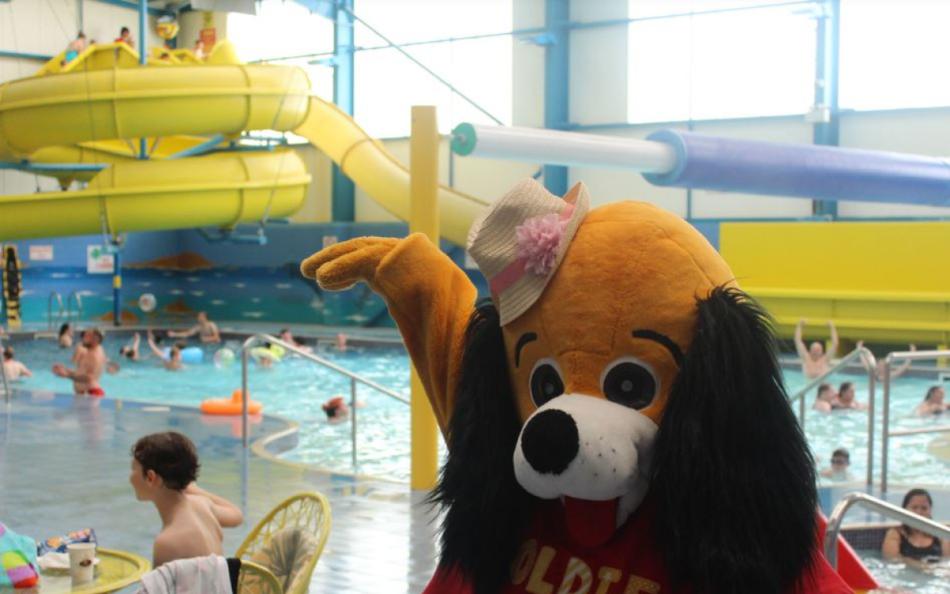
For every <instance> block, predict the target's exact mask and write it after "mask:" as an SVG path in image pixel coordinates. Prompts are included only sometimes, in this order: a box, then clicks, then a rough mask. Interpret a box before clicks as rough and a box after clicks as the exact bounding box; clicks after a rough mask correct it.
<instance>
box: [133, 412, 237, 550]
mask: <svg viewBox="0 0 950 594" xmlns="http://www.w3.org/2000/svg"><path fill="white" fill-rule="evenodd" d="M199 467H200V465H199V464H198V453H197V452H196V450H195V445H194V444H193V443H192V442H191V440H190V439H188V438H187V437H185V436H184V435H182V434H181V433H176V432H174V431H168V432H165V433H153V434H151V435H146V436H145V437H142V438H141V439H139V440H138V441H137V442H135V445H134V446H133V447H132V471H131V473H130V474H129V482H130V483H131V484H132V488H133V490H134V491H135V497H136V499H138V500H139V501H151V502H152V503H153V504H154V505H155V509H157V510H158V515H159V516H160V517H161V519H162V531H161V532H160V533H159V534H158V536H157V537H156V538H155V543H154V545H153V547H152V564H153V565H154V566H155V567H158V566H160V565H162V564H164V563H168V562H170V561H175V560H176V559H188V558H191V557H204V556H207V555H221V554H222V540H223V534H222V530H221V529H222V528H233V527H236V526H240V525H241V524H242V523H243V522H244V514H243V513H242V512H241V509H240V508H239V507H238V506H236V505H234V504H233V503H231V502H230V501H228V500H227V499H225V498H224V497H220V496H218V495H215V494H214V493H211V492H209V491H205V490H204V489H202V488H201V487H199V486H198V485H197V483H196V482H195V480H196V479H197V478H198V469H199Z"/></svg>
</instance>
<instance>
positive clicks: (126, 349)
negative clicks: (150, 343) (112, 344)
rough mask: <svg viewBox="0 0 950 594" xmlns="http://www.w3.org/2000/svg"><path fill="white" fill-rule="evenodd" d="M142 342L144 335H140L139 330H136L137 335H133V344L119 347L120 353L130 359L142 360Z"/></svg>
mask: <svg viewBox="0 0 950 594" xmlns="http://www.w3.org/2000/svg"><path fill="white" fill-rule="evenodd" d="M140 342H142V337H141V336H139V333H138V332H136V333H135V336H133V337H132V344H127V345H124V346H121V347H119V355H121V356H123V357H125V358H126V359H128V360H129V361H141V360H142V355H141V353H139V343H140Z"/></svg>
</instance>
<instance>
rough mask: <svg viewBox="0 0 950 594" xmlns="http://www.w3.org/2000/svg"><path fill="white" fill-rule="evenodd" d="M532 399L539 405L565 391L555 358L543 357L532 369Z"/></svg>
mask: <svg viewBox="0 0 950 594" xmlns="http://www.w3.org/2000/svg"><path fill="white" fill-rule="evenodd" d="M530 385H531V399H532V400H534V404H535V405H536V406H538V407H540V406H542V405H543V404H544V403H545V402H547V401H548V400H551V399H552V398H557V397H558V396H560V395H561V394H563V393H564V380H562V379H561V372H560V370H559V369H558V367H557V363H556V362H555V361H554V359H541V360H540V361H538V362H537V363H535V364H534V369H532V370H531V381H530Z"/></svg>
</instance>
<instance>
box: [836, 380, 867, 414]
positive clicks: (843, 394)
mask: <svg viewBox="0 0 950 594" xmlns="http://www.w3.org/2000/svg"><path fill="white" fill-rule="evenodd" d="M831 408H833V409H834V410H847V409H851V410H867V409H868V405H867V404H864V403H863V402H858V401H857V400H856V399H855V397H854V384H853V383H852V382H844V383H843V384H841V386H840V387H839V388H838V401H837V402H835V403H834V404H832V405H831Z"/></svg>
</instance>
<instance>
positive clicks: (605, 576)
mask: <svg viewBox="0 0 950 594" xmlns="http://www.w3.org/2000/svg"><path fill="white" fill-rule="evenodd" d="M622 575H623V574H622V573H621V572H620V570H619V569H616V568H613V567H601V568H600V571H598V572H597V580H598V581H597V591H596V592H594V594H607V590H609V589H610V586H612V585H614V584H616V583H617V582H619V581H620V576H622Z"/></svg>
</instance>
